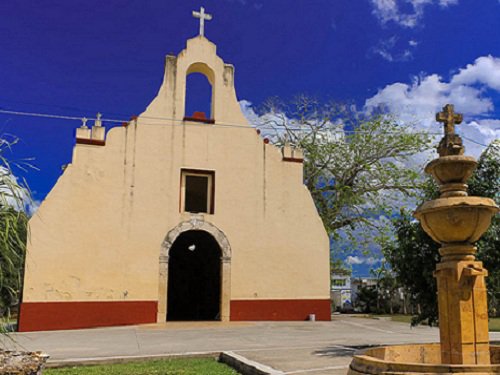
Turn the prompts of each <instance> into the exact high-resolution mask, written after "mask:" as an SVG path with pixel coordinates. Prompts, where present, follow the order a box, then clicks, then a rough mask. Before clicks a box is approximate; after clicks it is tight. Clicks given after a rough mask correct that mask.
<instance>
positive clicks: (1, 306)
mask: <svg viewBox="0 0 500 375" xmlns="http://www.w3.org/2000/svg"><path fill="white" fill-rule="evenodd" d="M15 142H16V141H15V140H14V141H13V142H9V141H7V140H5V139H0V317H1V316H5V315H8V314H9V313H10V308H11V307H12V306H13V305H14V304H16V303H17V301H18V298H19V290H20V286H21V273H22V268H23V262H24V254H25V250H26V238H27V232H28V218H27V215H26V213H25V211H24V209H25V205H26V203H27V201H29V191H28V190H27V189H26V188H25V187H23V186H22V184H20V183H18V181H17V179H16V178H15V177H14V175H13V173H12V169H11V163H10V162H9V161H8V159H7V158H6V157H5V154H6V152H8V151H10V149H11V146H12V145H13V144H14V143H15ZM16 165H19V164H16ZM19 166H21V165H19Z"/></svg>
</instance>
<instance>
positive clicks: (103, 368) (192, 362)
mask: <svg viewBox="0 0 500 375" xmlns="http://www.w3.org/2000/svg"><path fill="white" fill-rule="evenodd" d="M43 373H44V375H200V374H203V375H237V374H239V373H238V372H237V371H236V370H234V369H232V368H231V367H229V366H227V365H225V364H223V363H219V362H217V361H216V360H214V359H210V358H179V359H177V358H176V359H164V360H155V361H146V362H130V363H120V364H115V365H99V366H81V367H65V368H58V369H46V370H44V371H43Z"/></svg>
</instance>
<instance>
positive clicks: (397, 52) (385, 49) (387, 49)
mask: <svg viewBox="0 0 500 375" xmlns="http://www.w3.org/2000/svg"><path fill="white" fill-rule="evenodd" d="M401 44H402V43H398V37H397V36H395V35H394V36H392V37H390V38H389V39H382V40H380V41H379V42H378V44H377V45H376V46H375V47H373V48H372V49H371V50H370V51H371V53H373V54H375V55H379V56H381V57H382V58H383V59H384V60H386V61H389V62H400V61H408V60H411V59H412V58H413V50H414V49H415V48H416V47H417V45H418V42H416V41H414V40H410V41H408V44H407V45H405V46H401Z"/></svg>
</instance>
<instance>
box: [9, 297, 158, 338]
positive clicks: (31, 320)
mask: <svg viewBox="0 0 500 375" xmlns="http://www.w3.org/2000/svg"><path fill="white" fill-rule="evenodd" d="M157 309H158V303H157V302H156V301H118V302H114V301H108V302H104V301H102V302H25V303H22V304H21V306H20V308H19V329H18V331H19V332H30V331H52V330H60V329H76V328H93V327H109V326H120V325H127V324H144V323H156V312H157Z"/></svg>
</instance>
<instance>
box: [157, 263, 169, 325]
mask: <svg viewBox="0 0 500 375" xmlns="http://www.w3.org/2000/svg"><path fill="white" fill-rule="evenodd" d="M167 282H168V255H160V275H159V279H158V314H157V317H156V321H157V322H158V323H161V322H165V321H166V319H167Z"/></svg>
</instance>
